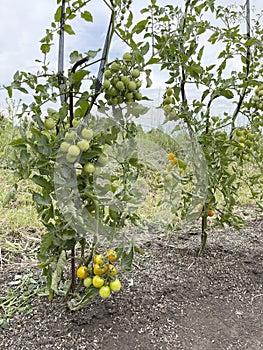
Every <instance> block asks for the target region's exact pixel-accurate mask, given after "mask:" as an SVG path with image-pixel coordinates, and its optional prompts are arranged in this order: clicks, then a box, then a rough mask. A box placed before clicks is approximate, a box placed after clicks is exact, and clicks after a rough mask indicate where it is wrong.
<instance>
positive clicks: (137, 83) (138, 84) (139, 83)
mask: <svg viewBox="0 0 263 350" xmlns="http://www.w3.org/2000/svg"><path fill="white" fill-rule="evenodd" d="M135 83H136V88H137V89H139V88H140V87H141V86H142V82H141V81H140V80H136V82H135Z"/></svg>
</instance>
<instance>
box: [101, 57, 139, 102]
mask: <svg viewBox="0 0 263 350" xmlns="http://www.w3.org/2000/svg"><path fill="white" fill-rule="evenodd" d="M140 74H141V72H140V68H139V67H138V66H136V63H135V59H134V57H133V55H132V54H131V53H129V52H126V53H124V55H123V57H122V60H119V59H116V60H115V61H113V62H112V63H111V64H110V65H107V66H106V69H105V71H104V81H103V84H102V87H103V91H104V93H105V94H104V97H105V99H106V100H107V101H108V104H109V105H111V106H112V105H117V104H121V103H129V102H135V101H140V100H142V98H143V97H142V94H141V93H140V91H139V89H140V87H141V85H142V83H141V80H140V79H139V78H140Z"/></svg>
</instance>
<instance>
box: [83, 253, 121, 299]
mask: <svg viewBox="0 0 263 350" xmlns="http://www.w3.org/2000/svg"><path fill="white" fill-rule="evenodd" d="M117 259H118V254H117V252H116V251H115V250H113V249H109V250H108V251H107V253H106V254H96V255H94V258H93V262H92V267H91V268H90V269H88V267H87V266H84V265H82V266H80V267H79V268H78V270H77V276H78V278H80V279H83V284H84V286H85V287H86V288H89V287H90V286H94V287H95V288H98V290H99V295H100V297H101V298H103V299H106V298H108V297H109V296H110V294H111V292H119V291H120V289H121V282H120V280H119V279H118V278H116V274H117V268H116V266H115V262H116V261H117ZM113 263H114V264H113Z"/></svg>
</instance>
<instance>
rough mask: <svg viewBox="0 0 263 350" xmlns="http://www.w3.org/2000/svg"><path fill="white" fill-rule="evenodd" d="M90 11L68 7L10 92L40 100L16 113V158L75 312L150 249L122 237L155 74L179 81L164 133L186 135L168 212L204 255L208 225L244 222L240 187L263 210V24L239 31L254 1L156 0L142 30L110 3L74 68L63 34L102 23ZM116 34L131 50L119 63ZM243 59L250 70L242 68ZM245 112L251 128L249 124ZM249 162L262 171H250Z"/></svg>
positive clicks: (167, 176)
mask: <svg viewBox="0 0 263 350" xmlns="http://www.w3.org/2000/svg"><path fill="white" fill-rule="evenodd" d="M88 2H90V1H85V0H79V1H72V0H68V1H64V0H58V1H57V3H58V8H57V11H56V13H55V15H54V21H53V22H52V23H51V28H50V29H47V30H46V35H45V36H44V37H43V38H42V39H41V51H42V53H43V56H44V58H43V61H39V64H40V70H39V72H38V73H37V74H33V73H27V72H19V71H18V72H17V73H16V74H15V75H14V78H13V82H12V84H11V85H10V86H7V87H6V89H7V91H8V94H9V96H10V97H11V96H12V92H13V90H18V91H20V92H21V93H27V94H32V101H31V103H29V104H26V103H23V105H22V110H21V113H20V114H19V118H20V137H19V138H17V139H15V140H14V141H13V142H12V145H13V147H14V149H15V150H16V152H15V155H14V162H15V163H16V167H17V168H16V171H17V175H18V177H19V179H26V178H29V179H31V180H32V182H33V183H34V184H35V185H37V186H38V187H37V189H36V190H35V191H34V193H33V200H34V202H35V205H36V207H37V210H38V213H39V217H40V220H41V221H42V222H43V224H44V226H45V227H46V232H45V233H44V234H43V235H42V238H41V246H40V252H39V254H38V259H39V266H40V267H41V268H42V269H43V275H44V276H46V280H47V285H48V289H49V298H50V299H51V298H52V297H53V295H54V294H56V293H58V290H59V284H60V282H61V281H62V280H63V279H64V276H65V271H68V266H70V270H71V275H70V276H68V281H69V283H68V284H67V285H68V286H69V289H68V290H67V292H66V294H67V297H68V299H70V300H69V305H70V307H71V308H72V309H74V310H76V309H78V308H80V307H82V306H84V305H85V304H86V303H87V302H89V300H90V299H91V298H92V297H93V296H94V295H98V294H99V295H100V296H101V297H102V298H107V297H109V296H110V293H111V291H113V292H117V291H119V290H120V288H121V282H120V280H119V275H118V274H119V273H120V272H121V271H129V270H130V269H131V267H132V262H133V258H134V254H135V253H136V252H141V249H140V248H139V247H137V246H136V245H135V244H134V241H133V240H132V239H130V237H129V235H128V234H125V228H126V226H127V225H128V224H129V225H138V224H139V223H140V216H139V214H138V211H137V209H138V207H139V206H140V204H141V203H142V202H143V201H144V193H143V186H142V185H140V184H139V185H138V179H139V174H140V173H141V172H142V171H143V170H144V171H145V167H146V165H147V157H146V156H145V155H144V154H143V157H144V159H143V160H142V159H140V157H139V153H140V152H139V150H138V148H137V143H136V136H137V134H138V127H137V125H136V123H135V122H134V117H135V118H136V117H139V116H140V115H143V114H144V113H146V112H147V110H148V108H147V107H145V106H143V105H142V104H141V103H139V102H141V101H143V100H148V98H147V97H146V96H144V95H143V90H142V86H143V87H145V88H148V87H150V86H151V84H152V81H151V78H150V76H151V71H152V69H156V67H157V69H159V70H161V71H164V72H166V73H167V75H168V76H169V78H168V79H167V81H166V82H165V84H166V86H167V87H166V88H165V89H164V93H163V99H162V103H161V105H160V106H159V108H160V109H161V110H162V111H163V113H164V116H165V125H166V124H169V123H174V124H172V125H173V126H174V125H175V126H174V129H173V131H172V136H173V135H175V134H176V131H178V125H179V124H180V125H183V126H184V130H186V132H187V135H188V138H186V137H185V134H179V133H177V134H176V140H175V139H174V138H173V137H172V136H171V137H170V140H171V144H172V143H173V144H176V149H175V150H174V149H169V150H168V151H167V154H166V158H165V161H167V164H166V168H165V166H164V169H163V174H162V175H163V178H162V180H160V176H159V175H160V174H155V175H156V177H155V180H156V181H155V182H156V184H157V185H156V187H158V188H162V189H163V194H164V195H163V196H162V199H161V200H160V201H159V205H160V206H163V207H162V210H163V211H162V210H160V211H159V213H158V215H159V217H161V216H162V213H163V212H164V211H165V210H169V213H170V214H171V215H170V216H172V219H174V218H176V219H178V221H181V222H183V221H184V222H185V220H190V219H200V220H201V223H202V226H201V248H200V251H199V254H202V252H203V250H204V248H205V244H206V238H207V229H208V226H209V223H211V224H213V225H225V224H229V225H234V226H235V227H240V226H241V225H242V223H243V221H242V218H241V217H239V216H238V215H236V214H235V212H234V208H235V206H236V205H237V195H238V190H239V187H240V184H241V182H242V181H245V182H246V184H247V185H248V187H249V189H250V191H251V196H252V197H253V198H254V199H255V200H256V202H257V203H258V204H259V206H261V208H262V183H263V179H262V173H263V171H262V169H263V165H262V159H263V156H262V155H263V147H262V146H260V147H259V146H258V145H259V143H260V142H261V143H262V126H263V123H262V101H261V100H262V91H263V88H262V77H261V75H262V72H263V65H262V57H261V50H262V44H261V43H262V37H263V32H262V26H261V24H260V20H259V18H257V17H255V18H254V19H253V28H252V29H253V30H252V29H251V27H250V26H249V25H248V27H247V33H245V34H244V33H242V31H241V26H240V23H242V21H243V22H244V20H245V19H247V17H248V15H247V13H248V6H243V7H241V9H240V10H239V11H237V10H234V9H230V8H229V7H222V6H218V5H217V6H216V4H215V1H214V0H209V1H203V0H193V1H190V0H187V1H185V3H184V6H183V7H178V6H175V5H166V6H159V5H157V2H156V0H151V1H150V2H149V6H147V7H145V8H143V9H142V10H141V12H142V13H143V16H144V19H143V20H140V21H139V22H138V23H134V17H133V9H132V7H131V6H132V1H131V0H128V1H127V0H126V1H119V0H118V1H117V0H116V1H115V0H104V1H103V3H104V4H105V5H107V6H106V7H107V9H108V10H109V12H110V15H111V17H110V23H109V25H108V30H107V35H106V38H105V44H104V46H103V48H102V50H100V48H98V49H97V50H89V51H88V52H87V53H85V54H84V53H81V52H78V51H73V52H71V53H70V66H69V67H68V69H67V70H66V69H65V68H64V59H63V54H64V53H63V42H64V35H65V34H67V35H69V36H71V35H74V34H75V32H74V29H73V26H71V24H70V23H73V22H71V21H72V20H73V19H76V18H78V19H81V20H84V21H87V22H92V20H93V15H92V13H91V12H89V11H87V8H86V5H87V3H88ZM246 11H247V13H246ZM207 14H209V16H210V18H212V19H209V16H207ZM218 21H220V24H218ZM56 35H58V36H59V38H60V40H59V58H58V60H59V69H58V72H57V73H54V71H53V70H52V68H51V67H50V66H49V63H48V59H47V57H48V54H49V53H50V52H51V50H52V47H53V45H54V43H55V37H56ZM116 35H117V36H118V37H119V38H120V39H121V40H122V42H123V43H125V44H126V45H127V49H125V52H123V53H121V54H120V55H119V57H116V58H114V59H113V60H112V61H110V58H109V57H110V53H111V45H112V39H113V37H114V36H116ZM214 48H215V50H217V51H216V52H217V55H215V57H216V59H215V60H212V62H210V61H209V60H211V59H212V58H213V57H212V58H211V57H208V58H207V57H206V55H207V54H208V56H209V52H210V51H209V50H212V49H214ZM100 51H101V52H100ZM101 53H102V54H101ZM100 54H101V55H100ZM232 60H237V61H238V62H239V64H237V67H235V69H232V68H231V67H232V66H231V64H232V62H233V61H232ZM96 68H97V69H98V73H97V74H96V75H94V70H95V69H96ZM191 89H195V97H194V98H192V97H190V94H191ZM217 101H221V103H222V104H224V103H225V101H232V102H233V104H232V107H234V108H233V111H232V112H231V113H229V112H227V111H226V112H225V113H224V115H223V116H219V115H218V114H217V113H216V112H214V110H213V106H214V105H216V102H217ZM51 107H52V108H51ZM240 115H243V116H244V118H245V120H246V122H245V125H242V126H240V125H239V124H238V117H239V116H240ZM174 132H175V134H173V133H174ZM163 134H164V133H163ZM163 134H162V135H163ZM161 141H162V140H161V139H160V140H159V142H161ZM182 145H184V147H182ZM149 148H150V147H149ZM161 156H162V157H163V153H162V154H161ZM141 158H142V157H141ZM162 160H163V159H162ZM251 164H252V165H253V167H254V169H256V172H255V173H251V172H250V173H249V172H247V171H246V169H247V168H248V167H249V165H251ZM255 183H256V188H255V187H254V185H255ZM161 219H162V217H161ZM171 222H173V221H171ZM76 277H78V278H79V279H80V280H81V281H79V280H76ZM81 287H83V288H82V289H81ZM84 287H85V288H84ZM79 291H81V292H80V294H79Z"/></svg>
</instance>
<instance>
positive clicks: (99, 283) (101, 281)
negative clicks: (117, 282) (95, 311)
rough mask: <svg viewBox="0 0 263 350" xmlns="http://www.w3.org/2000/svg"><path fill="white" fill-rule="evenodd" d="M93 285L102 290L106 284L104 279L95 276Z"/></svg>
mask: <svg viewBox="0 0 263 350" xmlns="http://www.w3.org/2000/svg"><path fill="white" fill-rule="evenodd" d="M92 284H93V286H94V287H96V288H100V287H102V286H103V284H104V278H102V277H100V276H94V277H93V279H92Z"/></svg>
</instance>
